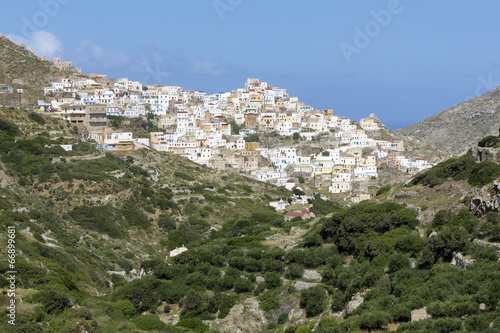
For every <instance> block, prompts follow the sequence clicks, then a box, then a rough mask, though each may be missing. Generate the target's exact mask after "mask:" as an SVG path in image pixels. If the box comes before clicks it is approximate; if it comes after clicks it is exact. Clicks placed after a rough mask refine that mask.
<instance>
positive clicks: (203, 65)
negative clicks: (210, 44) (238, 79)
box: [191, 59, 233, 76]
mask: <svg viewBox="0 0 500 333" xmlns="http://www.w3.org/2000/svg"><path fill="white" fill-rule="evenodd" d="M191 72H192V73H193V74H201V75H208V76H219V75H227V74H230V73H231V72H233V69H232V68H228V66H225V65H220V64H218V63H216V62H213V61H208V60H200V59H197V60H195V61H194V63H193V67H192V69H191Z"/></svg>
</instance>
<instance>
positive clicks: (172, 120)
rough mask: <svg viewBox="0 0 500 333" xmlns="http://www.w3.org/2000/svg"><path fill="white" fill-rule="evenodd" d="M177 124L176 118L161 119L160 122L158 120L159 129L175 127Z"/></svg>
mask: <svg viewBox="0 0 500 333" xmlns="http://www.w3.org/2000/svg"><path fill="white" fill-rule="evenodd" d="M175 123H176V122H175V117H167V118H160V120H158V127H170V126H175Z"/></svg>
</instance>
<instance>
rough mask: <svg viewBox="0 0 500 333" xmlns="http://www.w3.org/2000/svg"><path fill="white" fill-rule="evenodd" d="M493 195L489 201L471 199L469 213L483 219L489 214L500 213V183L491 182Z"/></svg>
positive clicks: (480, 198)
mask: <svg viewBox="0 0 500 333" xmlns="http://www.w3.org/2000/svg"><path fill="white" fill-rule="evenodd" d="M493 190H494V191H495V193H496V194H495V195H494V196H493V197H491V198H490V199H489V200H488V199H484V198H482V197H474V198H472V200H471V202H470V206H469V212H470V213H471V214H473V215H475V216H477V217H483V216H484V215H486V214H488V213H489V212H500V194H499V193H498V192H500V183H499V182H493Z"/></svg>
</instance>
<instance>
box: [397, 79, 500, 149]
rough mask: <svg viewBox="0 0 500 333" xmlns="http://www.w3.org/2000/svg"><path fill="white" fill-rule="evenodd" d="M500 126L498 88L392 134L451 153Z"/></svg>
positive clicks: (499, 94) (496, 129)
mask: <svg viewBox="0 0 500 333" xmlns="http://www.w3.org/2000/svg"><path fill="white" fill-rule="evenodd" d="M499 126H500V88H496V89H493V90H491V91H489V92H487V93H485V94H483V95H481V96H477V97H475V98H472V99H470V100H468V101H466V102H464V103H461V104H459V105H456V106H454V107H452V108H449V109H447V110H445V111H442V112H440V113H437V114H435V115H433V116H430V117H428V118H426V119H424V120H422V121H420V122H418V123H416V124H414V125H411V126H408V127H405V128H402V129H399V130H396V131H395V133H398V134H404V135H411V136H414V137H416V138H419V139H422V140H425V141H427V142H429V143H431V144H433V145H435V146H436V147H438V148H439V149H441V150H443V151H445V152H446V153H447V154H450V155H455V156H456V155H460V154H463V153H464V152H466V151H467V150H468V149H469V148H470V147H471V146H473V145H475V144H476V143H477V142H478V141H479V140H480V139H481V138H483V137H484V136H487V135H492V134H497V133H498V128H499Z"/></svg>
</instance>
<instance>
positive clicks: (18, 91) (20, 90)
mask: <svg viewBox="0 0 500 333" xmlns="http://www.w3.org/2000/svg"><path fill="white" fill-rule="evenodd" d="M17 93H18V94H19V108H21V94H22V93H23V90H22V89H19V88H18V89H17Z"/></svg>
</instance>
